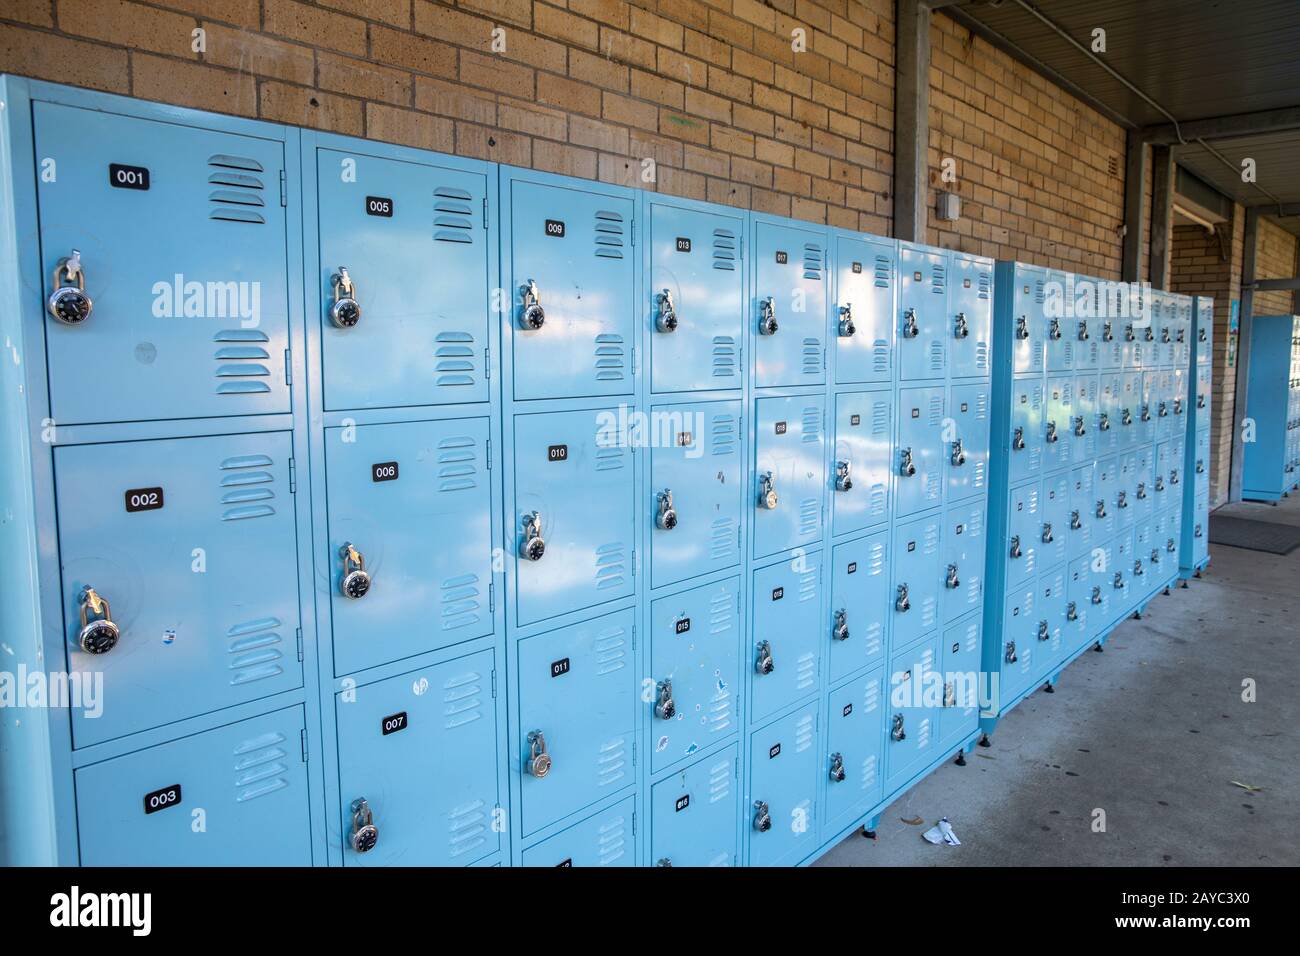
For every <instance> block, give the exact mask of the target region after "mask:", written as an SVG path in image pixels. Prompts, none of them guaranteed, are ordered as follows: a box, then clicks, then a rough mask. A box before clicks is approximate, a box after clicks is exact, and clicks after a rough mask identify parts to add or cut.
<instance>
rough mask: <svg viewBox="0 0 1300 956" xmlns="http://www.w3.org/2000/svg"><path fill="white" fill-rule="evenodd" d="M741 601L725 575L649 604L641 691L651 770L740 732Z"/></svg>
mask: <svg viewBox="0 0 1300 956" xmlns="http://www.w3.org/2000/svg"><path fill="white" fill-rule="evenodd" d="M740 600H741V592H740V580H739V579H738V578H727V579H726V580H723V581H718V582H717V583H715V584H707V585H704V586H702V587H698V588H692V589H691V590H689V591H683V592H682V593H680V594H674V595H672V596H671V597H661V598H659V599H658V600H656V601H655V602H654V603H653V604H652V605H651V610H650V615H651V621H652V624H653V630H651V632H650V677H651V679H650V680H649V681H647V682H646V683H645V684H643V686H642V693H641V700H642V702H643V706H644V708H645V713H646V723H647V725H648V726H649V728H650V730H649V736H650V743H651V751H650V772H651V773H658V772H659V771H661V770H664V769H665V768H667V767H670V766H672V765H673V764H675V763H677V762H679V761H681V760H685V759H686V758H688V757H692V756H694V755H695V754H697V753H698V752H700V751H701V750H704V749H705V748H707V747H710V746H712V745H713V744H715V743H717V742H719V741H721V740H724V739H726V738H727V737H728V736H729V735H731V734H733V733H735V732H736V731H737V730H738V729H739V706H740V700H741V697H740V695H741V691H742V689H743V685H742V684H741V673H740V667H741V657H740V649H741V642H742V640H743V639H744V634H743V632H742V630H741V613H740Z"/></svg>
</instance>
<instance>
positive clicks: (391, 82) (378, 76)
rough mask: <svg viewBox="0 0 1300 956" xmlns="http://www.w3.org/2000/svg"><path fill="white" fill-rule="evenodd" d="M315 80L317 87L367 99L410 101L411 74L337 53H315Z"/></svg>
mask: <svg viewBox="0 0 1300 956" xmlns="http://www.w3.org/2000/svg"><path fill="white" fill-rule="evenodd" d="M316 82H317V83H318V84H319V85H320V87H321V89H325V90H331V91H332V92H335V93H347V94H349V95H351V96H360V97H362V98H363V99H367V100H381V101H383V102H385V103H396V104H398V105H403V106H405V105H408V104H409V103H410V102H411V89H412V78H411V74H409V73H403V72H401V71H399V70H394V69H392V68H391V67H387V66H380V65H379V64H377V63H367V62H366V61H365V60H354V59H353V58H351V57H347V56H339V55H338V54H337V53H325V52H320V53H317V54H316Z"/></svg>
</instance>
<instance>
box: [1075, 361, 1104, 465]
mask: <svg viewBox="0 0 1300 956" xmlns="http://www.w3.org/2000/svg"><path fill="white" fill-rule="evenodd" d="M1100 406H1101V379H1100V378H1098V376H1097V375H1096V374H1095V373H1093V372H1082V373H1080V374H1078V375H1076V376H1075V377H1074V407H1073V409H1071V414H1072V415H1073V423H1072V425H1071V427H1070V450H1071V461H1073V463H1074V464H1076V465H1084V464H1091V463H1092V462H1095V461H1096V460H1097V447H1098V446H1097V412H1098V410H1099V409H1100Z"/></svg>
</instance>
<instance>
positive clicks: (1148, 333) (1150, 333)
mask: <svg viewBox="0 0 1300 956" xmlns="http://www.w3.org/2000/svg"><path fill="white" fill-rule="evenodd" d="M1142 338H1143V339H1145V340H1146V341H1148V342H1154V341H1155V340H1156V331H1155V329H1153V328H1151V326H1150V325H1148V326H1147V327H1146V329H1145V330H1144V332H1143V334H1142Z"/></svg>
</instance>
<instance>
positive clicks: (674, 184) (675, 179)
mask: <svg viewBox="0 0 1300 956" xmlns="http://www.w3.org/2000/svg"><path fill="white" fill-rule="evenodd" d="M708 184H709V181H708V178H707V177H705V176H701V175H699V174H698V173H689V172H686V171H685V170H682V169H677V168H675V167H673V166H661V167H659V191H660V192H661V193H666V194H668V195H670V196H684V197H685V198H687V199H699V200H703V199H705V198H706V197H707V196H708Z"/></svg>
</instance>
